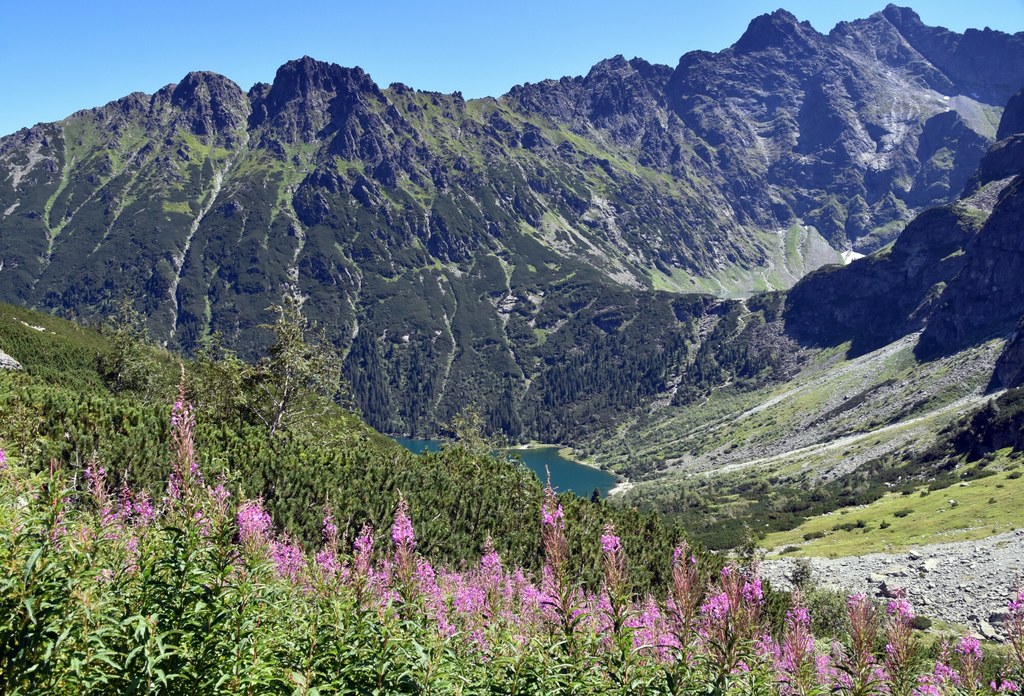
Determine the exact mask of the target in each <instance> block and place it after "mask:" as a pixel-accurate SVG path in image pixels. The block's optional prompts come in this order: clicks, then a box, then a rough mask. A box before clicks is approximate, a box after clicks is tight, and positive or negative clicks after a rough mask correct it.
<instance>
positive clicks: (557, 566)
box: [540, 483, 569, 583]
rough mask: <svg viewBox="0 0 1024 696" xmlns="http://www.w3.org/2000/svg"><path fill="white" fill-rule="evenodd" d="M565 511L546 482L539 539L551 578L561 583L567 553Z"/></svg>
mask: <svg viewBox="0 0 1024 696" xmlns="http://www.w3.org/2000/svg"><path fill="white" fill-rule="evenodd" d="M564 518H565V512H564V511H563V510H562V506H561V505H560V504H559V503H558V499H557V498H556V497H555V490H554V489H553V488H552V487H551V484H550V483H548V485H547V486H545V487H544V501H543V502H542V503H541V517H540V523H541V540H542V542H543V545H544V559H545V560H546V561H547V564H548V566H550V568H551V570H552V579H554V580H555V582H556V583H561V581H562V579H561V575H562V568H563V565H564V563H565V559H566V556H567V555H568V553H569V549H568V544H567V543H566V540H565V529H564V521H563V520H564Z"/></svg>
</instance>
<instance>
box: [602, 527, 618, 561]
mask: <svg viewBox="0 0 1024 696" xmlns="http://www.w3.org/2000/svg"><path fill="white" fill-rule="evenodd" d="M620 549H622V542H621V541H620V540H619V537H618V536H616V535H615V526H614V525H611V524H606V525H605V527H604V534H602V535H601V550H602V551H604V552H605V553H607V554H612V553H616V552H617V551H619V550H620Z"/></svg>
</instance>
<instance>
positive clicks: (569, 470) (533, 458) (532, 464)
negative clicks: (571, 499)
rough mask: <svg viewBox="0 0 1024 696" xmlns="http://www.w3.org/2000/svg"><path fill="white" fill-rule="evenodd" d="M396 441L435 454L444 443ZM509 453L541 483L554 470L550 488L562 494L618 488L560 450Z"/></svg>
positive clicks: (604, 475)
mask: <svg viewBox="0 0 1024 696" xmlns="http://www.w3.org/2000/svg"><path fill="white" fill-rule="evenodd" d="M393 439H394V440H395V442H397V443H398V444H400V445H402V446H403V447H405V448H406V449H408V450H410V451H412V452H415V453H416V454H419V453H420V452H423V451H424V450H428V451H430V452H436V451H438V450H439V449H441V442H439V441H438V440H418V439H412V438H408V437H396V438H393ZM510 452H512V453H513V454H517V455H519V458H520V459H521V460H522V462H523V464H525V465H526V466H528V467H529V468H530V469H531V470H533V472H534V473H535V474H537V477H538V478H540V479H541V480H542V481H543V480H544V477H545V473H544V467H545V466H546V467H548V468H549V469H550V471H551V485H552V486H554V487H555V490H556V491H559V492H564V491H572V492H573V493H575V494H576V495H578V496H580V497H582V498H589V497H590V495H591V494H592V493H593V492H594V489H595V488H596V489H598V490H599V491H601V496H602V497H604V496H606V495H608V491H610V490H611V489H612V488H613V487H614V486H615V477H614V476H612V475H611V474H609V473H608V472H606V471H601V470H600V469H595V468H593V467H590V466H584V465H583V464H580V463H579V462H574V461H572V460H571V459H566V458H565V457H563V456H562V455H561V454H559V453H558V448H557V447H533V448H531V449H515V450H510Z"/></svg>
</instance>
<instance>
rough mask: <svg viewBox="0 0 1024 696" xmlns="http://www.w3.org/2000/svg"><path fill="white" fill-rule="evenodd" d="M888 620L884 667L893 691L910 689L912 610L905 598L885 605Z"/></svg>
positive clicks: (913, 676)
mask: <svg viewBox="0 0 1024 696" xmlns="http://www.w3.org/2000/svg"><path fill="white" fill-rule="evenodd" d="M887 611H888V614H889V620H888V622H887V623H886V630H885V637H886V641H887V642H886V644H885V669H886V672H887V673H888V674H889V680H890V681H891V682H892V688H893V691H904V692H906V691H910V690H911V687H912V685H913V684H914V683H916V681H917V680H916V675H914V674H912V670H913V664H912V661H913V660H912V658H913V652H914V637H913V629H912V628H911V622H912V621H913V620H914V610H913V609H912V608H911V606H910V602H908V601H907V600H905V599H894V600H892V601H891V602H889V605H888V607H887Z"/></svg>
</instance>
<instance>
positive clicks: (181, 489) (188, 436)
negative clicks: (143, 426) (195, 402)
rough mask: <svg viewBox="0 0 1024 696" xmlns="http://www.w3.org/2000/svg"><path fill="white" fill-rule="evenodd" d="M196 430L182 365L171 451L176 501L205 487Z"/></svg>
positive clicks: (170, 483)
mask: <svg viewBox="0 0 1024 696" xmlns="http://www.w3.org/2000/svg"><path fill="white" fill-rule="evenodd" d="M195 426H196V419H195V414H194V413H193V412H192V406H191V404H189V403H188V402H187V401H186V400H185V366H184V365H182V366H181V379H180V380H179V382H178V400H177V401H175V402H174V406H173V407H172V408H171V448H172V452H173V455H174V462H173V464H172V467H171V476H170V480H169V481H168V484H167V489H168V493H169V495H170V497H171V499H173V500H177V499H179V498H182V497H184V496H185V495H186V494H187V493H188V491H189V490H191V488H192V486H193V485H201V484H202V480H203V477H202V474H200V472H199V462H198V460H197V459H196V447H195Z"/></svg>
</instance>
